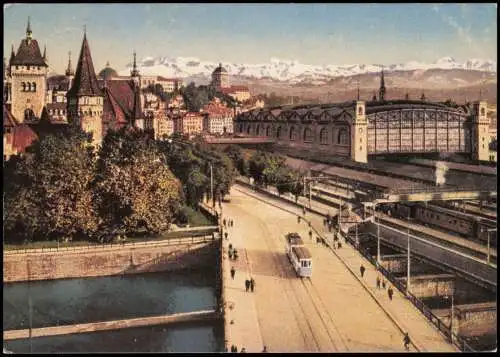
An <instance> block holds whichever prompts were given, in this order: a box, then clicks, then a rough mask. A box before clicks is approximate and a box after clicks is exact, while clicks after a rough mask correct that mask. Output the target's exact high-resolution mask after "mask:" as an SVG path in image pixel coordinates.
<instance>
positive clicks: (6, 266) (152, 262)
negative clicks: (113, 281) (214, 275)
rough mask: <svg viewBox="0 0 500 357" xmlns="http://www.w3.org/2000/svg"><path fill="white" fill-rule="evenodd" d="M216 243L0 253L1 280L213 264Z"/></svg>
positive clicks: (117, 272) (171, 268)
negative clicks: (0, 264)
mask: <svg viewBox="0 0 500 357" xmlns="http://www.w3.org/2000/svg"><path fill="white" fill-rule="evenodd" d="M218 244H219V242H217V241H216V240H215V241H207V242H200V241H198V242H197V241H195V242H193V243H191V242H186V243H185V244H175V245H173V244H167V243H166V244H164V245H162V244H155V245H152V246H148V245H147V244H144V245H142V246H133V245H132V246H128V245H124V246H123V247H117V248H114V249H109V248H94V249H88V250H79V251H71V250H66V251H49V252H43V253H42V252H36V253H30V252H26V253H19V254H8V253H7V254H6V252H4V256H3V275H4V277H3V281H4V282H18V281H27V280H50V279H63V278H82V277H96V276H108V275H120V274H136V273H145V272H158V271H168V270H176V269H183V268H188V267H195V266H203V265H211V266H213V265H214V263H215V260H216V259H217V256H216V254H217V250H218V249H217V245H218ZM28 278H29V279H28Z"/></svg>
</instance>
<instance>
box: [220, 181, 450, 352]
mask: <svg viewBox="0 0 500 357" xmlns="http://www.w3.org/2000/svg"><path fill="white" fill-rule="evenodd" d="M248 194H252V195H256V194H255V192H253V191H252V190H251V189H248V188H245V187H243V186H240V185H235V186H234V187H233V188H232V190H231V195H230V196H229V198H230V202H229V203H224V204H223V215H224V217H229V218H233V219H234V220H235V225H234V228H232V229H231V233H230V235H238V236H239V238H242V241H243V242H244V243H243V244H244V246H245V249H246V261H247V262H248V264H249V266H250V271H251V275H252V276H253V277H254V278H255V281H256V287H257V288H256V291H255V292H254V295H255V300H254V301H255V305H256V306H255V307H256V313H257V320H258V324H259V328H260V334H261V336H262V342H263V344H264V345H266V346H267V347H268V348H269V350H270V351H272V352H278V351H279V352H312V351H330V352H333V351H351V352H354V351H356V352H369V351H370V352H373V351H385V352H390V351H404V347H403V342H402V341H403V335H402V332H401V330H400V329H399V328H398V327H397V326H396V324H395V323H394V322H393V320H391V319H390V318H389V317H388V315H387V314H386V312H385V311H384V309H383V308H382V307H381V306H380V305H379V304H377V302H376V301H375V300H374V299H373V298H372V297H371V296H370V294H369V293H368V291H367V290H366V289H365V287H363V285H362V284H361V283H360V282H359V281H358V279H357V278H356V277H355V276H354V275H353V273H352V272H350V271H349V270H347V269H346V267H345V265H344V264H343V263H342V262H341V261H340V259H339V258H338V257H337V256H335V255H334V254H333V253H332V252H331V251H329V250H328V248H326V247H324V246H322V245H319V244H316V243H315V240H314V243H313V242H312V241H311V240H310V239H309V235H308V232H309V227H308V226H307V224H305V223H304V221H303V220H302V221H301V223H300V224H299V223H297V214H299V212H300V209H298V208H297V207H294V206H293V205H286V204H283V203H282V204H281V205H282V206H286V207H287V209H289V210H290V211H293V212H295V214H292V213H287V212H285V211H283V210H281V209H279V208H277V207H274V206H272V205H269V204H267V203H265V202H263V201H261V200H260V199H256V198H255V197H252V196H249V195H248ZM261 197H263V196H261ZM266 200H267V201H273V200H272V199H269V198H266ZM307 216H308V218H311V219H312V221H313V224H314V225H315V226H316V227H321V226H322V225H323V218H322V217H321V216H319V215H311V214H310V213H308V214H307ZM288 232H298V233H300V234H301V235H302V237H303V238H304V241H305V243H306V245H307V247H308V248H309V250H310V251H311V254H312V256H313V277H312V279H310V280H309V279H300V278H297V276H296V274H295V271H294V270H293V268H292V266H291V264H290V262H289V260H288V258H287V256H286V254H285V248H284V246H285V237H284V236H285V234H286V233H288ZM230 240H231V238H230ZM341 249H348V248H347V247H345V248H341ZM237 274H238V273H237ZM370 284H371V283H370ZM380 293H382V292H380ZM237 304H238V303H237ZM239 308H241V307H239ZM413 313H414V312H413ZM417 318H419V317H417ZM422 318H423V317H422ZM423 319H425V318H423ZM410 333H411V332H410ZM431 334H432V336H429V338H430V339H431V340H433V342H432V344H434V347H435V346H439V347H435V348H436V350H440V351H453V348H452V347H451V346H449V344H448V343H447V342H446V341H444V339H443V338H442V337H441V335H439V333H437V332H435V333H431ZM426 338H427V336H426Z"/></svg>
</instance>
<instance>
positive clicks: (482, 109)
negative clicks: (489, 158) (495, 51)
mask: <svg viewBox="0 0 500 357" xmlns="http://www.w3.org/2000/svg"><path fill="white" fill-rule="evenodd" d="M28 69H29V68H28ZM484 112H485V110H484V108H481V115H484Z"/></svg>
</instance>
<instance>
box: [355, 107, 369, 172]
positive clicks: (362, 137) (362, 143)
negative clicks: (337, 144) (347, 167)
mask: <svg viewBox="0 0 500 357" xmlns="http://www.w3.org/2000/svg"><path fill="white" fill-rule="evenodd" d="M354 103H355V106H354V110H355V112H354V116H353V123H352V126H351V160H353V161H356V162H362V163H367V162H368V134H367V133H368V122H367V121H366V112H365V109H366V107H365V102H364V101H360V100H357V101H355V102H354Z"/></svg>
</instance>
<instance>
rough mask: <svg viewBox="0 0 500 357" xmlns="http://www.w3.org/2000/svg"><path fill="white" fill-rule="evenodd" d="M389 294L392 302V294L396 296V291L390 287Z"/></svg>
mask: <svg viewBox="0 0 500 357" xmlns="http://www.w3.org/2000/svg"><path fill="white" fill-rule="evenodd" d="M387 294H388V295H389V300H392V294H394V291H393V290H392V288H391V287H389V289H388V290H387Z"/></svg>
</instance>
